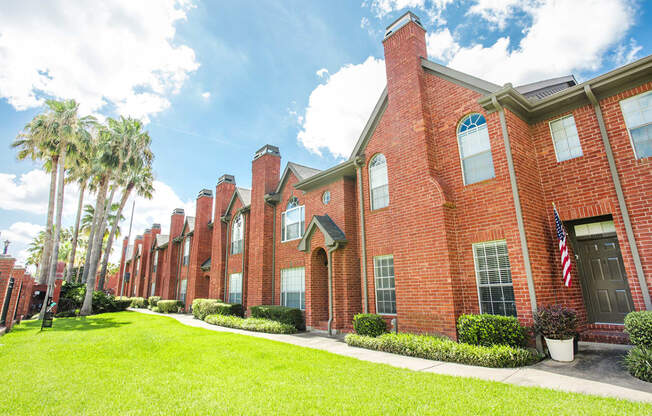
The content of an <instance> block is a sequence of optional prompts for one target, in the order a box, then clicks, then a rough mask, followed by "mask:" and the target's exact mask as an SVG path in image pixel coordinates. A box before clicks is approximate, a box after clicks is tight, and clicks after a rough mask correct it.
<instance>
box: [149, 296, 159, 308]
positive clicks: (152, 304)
mask: <svg viewBox="0 0 652 416" xmlns="http://www.w3.org/2000/svg"><path fill="white" fill-rule="evenodd" d="M159 300H161V297H160V296H150V297H149V298H147V303H148V304H149V305H148V306H147V307H148V308H149V309H153V308H154V307H155V306H156V304H157V303H158V301H159Z"/></svg>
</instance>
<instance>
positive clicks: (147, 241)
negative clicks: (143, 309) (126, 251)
mask: <svg viewBox="0 0 652 416" xmlns="http://www.w3.org/2000/svg"><path fill="white" fill-rule="evenodd" d="M153 238H154V237H153V235H152V229H151V228H148V229H146V230H145V234H143V252H142V255H141V260H140V267H141V269H142V271H141V275H142V276H143V277H142V279H141V280H142V282H143V284H142V285H141V287H140V288H139V291H138V293H139V294H138V296H142V297H144V298H147V297H149V292H150V289H151V286H150V269H151V263H152V256H151V254H152V239H153Z"/></svg>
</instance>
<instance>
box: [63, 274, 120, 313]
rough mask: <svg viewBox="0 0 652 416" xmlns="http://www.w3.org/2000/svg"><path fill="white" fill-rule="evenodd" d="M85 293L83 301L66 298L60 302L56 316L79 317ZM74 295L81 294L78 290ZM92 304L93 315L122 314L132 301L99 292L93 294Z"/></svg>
mask: <svg viewBox="0 0 652 416" xmlns="http://www.w3.org/2000/svg"><path fill="white" fill-rule="evenodd" d="M68 285H70V286H73V285H74V286H76V284H70V283H68V284H66V285H64V286H68ZM62 291H63V290H62ZM85 292H86V290H85V289H84V292H83V294H82V296H81V301H77V300H75V299H72V298H70V297H64V299H66V300H65V301H64V302H59V305H58V306H57V314H56V315H55V316H56V317H58V318H63V317H72V316H77V315H79V309H81V306H82V303H83V301H84V296H85ZM68 293H70V292H68ZM73 293H75V296H76V294H78V293H79V292H78V291H77V288H74V289H73ZM59 300H61V296H60V297H59ZM92 302H93V303H92V305H93V314H98V313H107V312H121V311H124V310H125V309H127V308H128V307H129V305H131V300H129V299H126V300H125V299H122V298H116V297H115V296H113V295H109V294H107V293H105V292H102V291H99V290H96V291H94V292H93V300H92ZM62 305H63V306H62Z"/></svg>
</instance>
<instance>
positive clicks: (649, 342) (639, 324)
mask: <svg viewBox="0 0 652 416" xmlns="http://www.w3.org/2000/svg"><path fill="white" fill-rule="evenodd" d="M625 332H627V333H628V334H629V341H630V342H631V343H632V344H634V345H636V346H638V347H646V348H652V311H639V312H630V313H628V314H627V316H626V317H625Z"/></svg>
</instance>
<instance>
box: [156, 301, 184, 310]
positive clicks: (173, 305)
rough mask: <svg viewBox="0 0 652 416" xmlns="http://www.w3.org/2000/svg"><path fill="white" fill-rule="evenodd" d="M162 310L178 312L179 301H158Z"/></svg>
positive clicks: (157, 304) (158, 305)
mask: <svg viewBox="0 0 652 416" xmlns="http://www.w3.org/2000/svg"><path fill="white" fill-rule="evenodd" d="M156 306H157V307H158V309H159V311H160V312H163V313H177V312H179V302H178V301H176V300H159V301H158V302H157V303H156Z"/></svg>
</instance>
